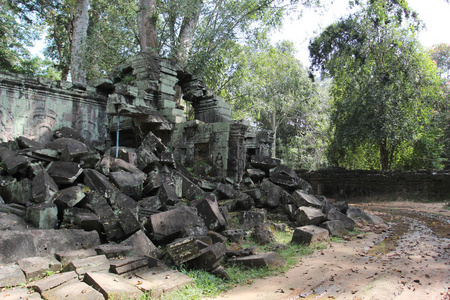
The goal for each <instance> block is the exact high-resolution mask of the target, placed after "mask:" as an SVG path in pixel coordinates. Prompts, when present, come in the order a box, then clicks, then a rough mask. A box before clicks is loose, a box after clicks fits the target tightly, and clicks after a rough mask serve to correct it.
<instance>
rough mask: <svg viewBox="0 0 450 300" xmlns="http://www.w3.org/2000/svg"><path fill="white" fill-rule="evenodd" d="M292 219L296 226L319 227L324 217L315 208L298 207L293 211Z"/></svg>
mask: <svg viewBox="0 0 450 300" xmlns="http://www.w3.org/2000/svg"><path fill="white" fill-rule="evenodd" d="M294 219H295V224H296V225H297V226H304V225H319V224H320V223H322V222H323V221H324V219H325V215H324V214H323V213H322V211H321V210H319V209H317V208H314V207H307V206H300V207H299V208H298V209H297V210H296V211H295V214H294Z"/></svg>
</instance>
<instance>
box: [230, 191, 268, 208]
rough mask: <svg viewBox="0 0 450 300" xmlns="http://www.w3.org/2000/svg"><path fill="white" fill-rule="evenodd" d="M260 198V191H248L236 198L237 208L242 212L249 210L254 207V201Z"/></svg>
mask: <svg viewBox="0 0 450 300" xmlns="http://www.w3.org/2000/svg"><path fill="white" fill-rule="evenodd" d="M261 197H262V195H261V190H260V189H253V190H248V191H245V192H244V193H242V194H241V195H239V197H237V198H236V202H237V206H238V207H239V208H240V209H243V210H250V209H252V208H253V207H254V206H255V201H258V200H260V199H261Z"/></svg>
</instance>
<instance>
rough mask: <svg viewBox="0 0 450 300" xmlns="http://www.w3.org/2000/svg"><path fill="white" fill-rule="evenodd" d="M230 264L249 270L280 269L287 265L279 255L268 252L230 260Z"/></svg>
mask: <svg viewBox="0 0 450 300" xmlns="http://www.w3.org/2000/svg"><path fill="white" fill-rule="evenodd" d="M229 262H230V263H234V264H236V265H241V266H245V267H248V268H261V267H269V268H278V267H283V266H285V265H286V260H285V259H284V258H283V256H281V255H280V254H278V253H275V252H267V253H260V254H255V255H250V256H244V257H237V258H233V259H230V260H229Z"/></svg>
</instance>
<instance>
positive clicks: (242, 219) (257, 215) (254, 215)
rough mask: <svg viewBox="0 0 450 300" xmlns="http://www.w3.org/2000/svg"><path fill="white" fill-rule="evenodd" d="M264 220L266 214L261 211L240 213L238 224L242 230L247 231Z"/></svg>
mask: <svg viewBox="0 0 450 300" xmlns="http://www.w3.org/2000/svg"><path fill="white" fill-rule="evenodd" d="M265 220H266V212H265V210H262V209H258V210H257V209H255V210H249V211H243V212H241V214H240V216H239V223H240V224H241V228H242V229H243V230H249V229H252V228H253V227H255V226H256V225H258V224H260V223H264V221H265Z"/></svg>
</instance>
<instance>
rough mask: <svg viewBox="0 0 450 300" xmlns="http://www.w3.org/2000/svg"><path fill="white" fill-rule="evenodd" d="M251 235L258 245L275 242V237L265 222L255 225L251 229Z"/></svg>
mask: <svg viewBox="0 0 450 300" xmlns="http://www.w3.org/2000/svg"><path fill="white" fill-rule="evenodd" d="M252 237H253V238H254V240H255V242H256V243H257V244H258V245H267V244H270V243H273V242H275V237H274V236H273V233H272V231H271V230H270V228H269V225H268V224H266V223H261V224H258V225H256V226H255V228H253V230H252Z"/></svg>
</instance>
